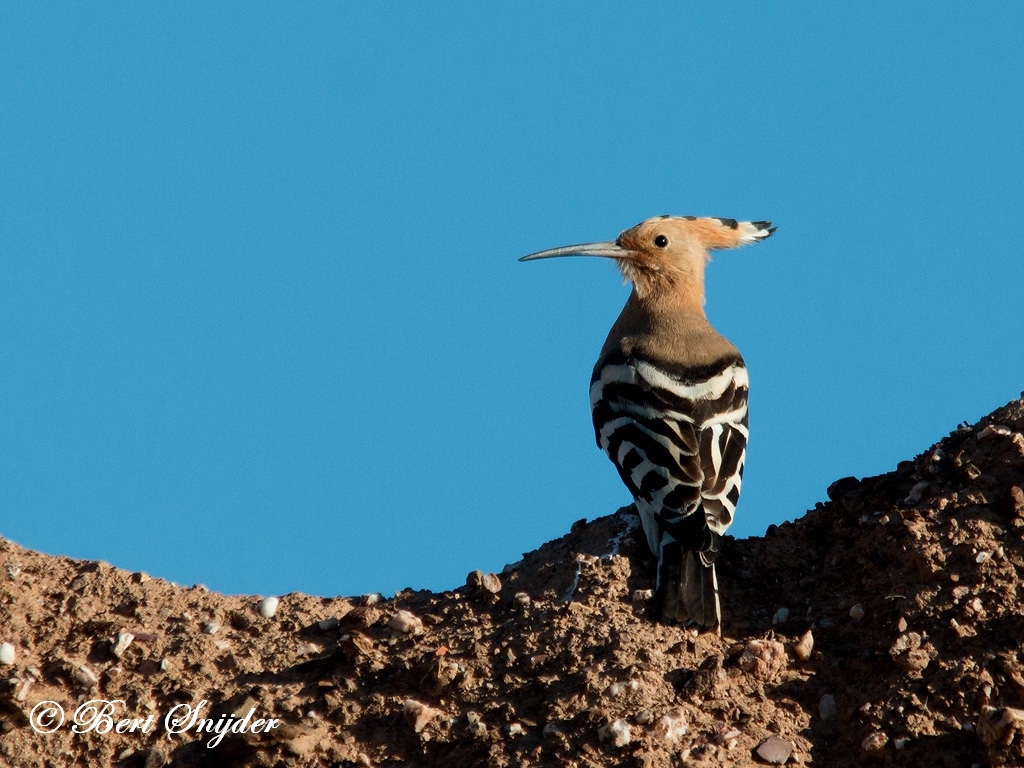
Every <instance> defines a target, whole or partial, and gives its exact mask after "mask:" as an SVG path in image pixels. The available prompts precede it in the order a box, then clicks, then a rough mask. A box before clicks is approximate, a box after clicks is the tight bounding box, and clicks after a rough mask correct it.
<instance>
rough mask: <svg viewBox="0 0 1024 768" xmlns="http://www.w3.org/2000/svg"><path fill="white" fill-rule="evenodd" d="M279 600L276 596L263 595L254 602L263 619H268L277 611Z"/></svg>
mask: <svg viewBox="0 0 1024 768" xmlns="http://www.w3.org/2000/svg"><path fill="white" fill-rule="evenodd" d="M280 602H281V601H280V600H278V599H277V598H276V597H264V598H263V599H262V600H260V601H259V602H258V603H257V604H256V610H257V611H259V612H260V616H262V617H263V618H264V619H269V618H272V617H273V616H274V614H275V613H277V606H278V603H280Z"/></svg>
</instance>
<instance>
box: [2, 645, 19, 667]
mask: <svg viewBox="0 0 1024 768" xmlns="http://www.w3.org/2000/svg"><path fill="white" fill-rule="evenodd" d="M14 655H15V654H14V646H13V645H11V644H10V643H0V664H13V663H14Z"/></svg>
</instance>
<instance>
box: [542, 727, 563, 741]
mask: <svg viewBox="0 0 1024 768" xmlns="http://www.w3.org/2000/svg"><path fill="white" fill-rule="evenodd" d="M561 733H562V729H561V728H559V727H558V726H557V725H555V724H554V723H548V724H546V725H545V726H544V729H543V730H542V731H541V732H540V734H541V736H543V737H544V738H545V739H550V738H551V737H552V736H559V735H561Z"/></svg>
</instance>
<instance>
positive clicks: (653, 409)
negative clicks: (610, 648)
mask: <svg viewBox="0 0 1024 768" xmlns="http://www.w3.org/2000/svg"><path fill="white" fill-rule="evenodd" d="M775 230H776V227H773V226H772V224H771V222H769V221H737V220H736V219H726V218H716V217H695V216H668V215H666V216H658V217H655V218H651V219H647V220H645V221H642V222H640V223H639V224H637V225H636V226H635V227H631V228H630V229H627V230H625V231H624V232H622V233H621V234H620V235H619V236H618V238H616V239H615V240H613V241H602V242H594V243H583V244H581V245H569V246H563V247H560V248H551V249H548V250H544V251H538V252H536V253H531V254H529V255H527V256H523V257H522V258H521V259H520V261H532V260H535V259H547V258H554V257H561V256H598V257H604V258H608V259H612V260H614V261H615V263H616V265H617V266H618V268H619V270H620V271H621V272H622V276H623V279H624V281H625V282H628V283H632V290H631V291H630V294H629V298H628V299H627V300H626V305H625V306H624V307H623V309H622V312H621V313H620V314H619V317H618V319H617V320H616V321H615V323H614V324H613V325H612V328H611V330H610V331H609V333H608V337H607V339H606V340H605V342H604V346H603V347H602V348H601V353H600V355H599V357H598V359H597V363H596V365H595V366H594V371H593V375H592V376H591V380H590V410H591V416H592V417H593V422H594V434H595V438H596V440H597V444H598V446H599V447H600V448H601V450H603V451H604V453H605V454H607V456H608V458H609V459H611V461H612V463H613V464H614V465H615V467H616V469H617V470H618V473H619V476H620V477H621V479H622V482H623V483H624V484H625V485H626V487H627V488H628V489H629V491H630V493H631V494H632V495H633V503H634V506H635V507H636V510H637V512H638V513H639V516H640V520H641V523H642V525H643V531H644V534H645V537H646V539H647V544H648V546H649V548H650V550H651V553H652V555H653V556H655V557H656V558H657V560H658V565H657V575H656V580H655V588H654V591H653V595H652V596H651V599H650V601H649V607H650V611H651V613H652V614H653V616H654V618H655V619H656V620H658V621H661V622H664V623H670V624H671V623H680V624H683V625H686V626H693V625H696V626H698V627H703V628H706V629H715V628H717V629H718V630H719V631H721V618H722V615H721V604H720V601H719V595H718V579H717V576H716V573H715V559H716V558H717V556H718V553H719V552H720V550H721V547H722V537H723V536H724V534H725V532H726V530H727V529H728V528H729V526H730V525H731V524H732V521H733V517H734V516H735V513H736V504H737V502H738V500H739V495H740V487H741V484H742V480H743V466H744V462H745V460H746V446H747V436H748V429H747V393H748V389H749V379H748V376H747V369H746V365H745V363H744V361H743V357H742V356H741V355H740V353H739V350H738V349H737V348H736V347H735V346H734V345H733V344H732V343H731V342H730V341H728V340H727V339H726V338H725V337H724V336H722V335H721V334H719V333H718V332H717V331H716V330H715V329H714V328H713V327H712V326H711V324H710V323H709V322H708V319H707V315H706V313H705V311H704V301H705V296H704V269H705V266H706V264H707V263H708V262H709V261H710V252H711V251H714V250H719V249H725V248H735V247H738V246H741V245H747V244H750V243H756V242H758V241H760V240H764V239H765V238H768V237H770V236H771V235H772V233H773V232H775Z"/></svg>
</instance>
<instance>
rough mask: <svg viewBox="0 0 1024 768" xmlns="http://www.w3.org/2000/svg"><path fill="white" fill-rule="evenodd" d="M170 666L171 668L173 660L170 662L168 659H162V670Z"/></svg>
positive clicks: (164, 670)
mask: <svg viewBox="0 0 1024 768" xmlns="http://www.w3.org/2000/svg"><path fill="white" fill-rule="evenodd" d="M170 668H171V662H169V661H168V660H167V659H160V671H161V672H166V671H167V670H168V669H170Z"/></svg>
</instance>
